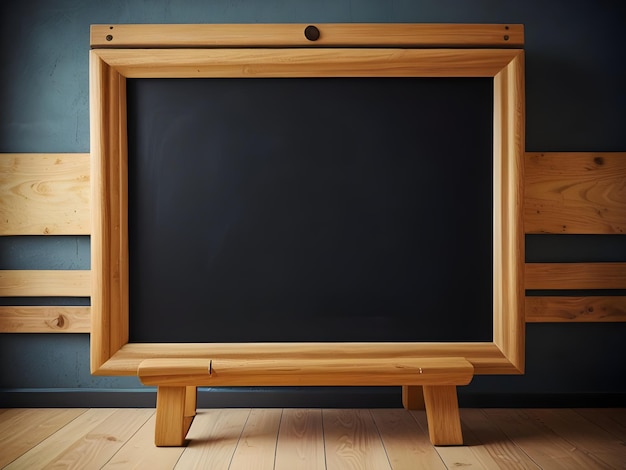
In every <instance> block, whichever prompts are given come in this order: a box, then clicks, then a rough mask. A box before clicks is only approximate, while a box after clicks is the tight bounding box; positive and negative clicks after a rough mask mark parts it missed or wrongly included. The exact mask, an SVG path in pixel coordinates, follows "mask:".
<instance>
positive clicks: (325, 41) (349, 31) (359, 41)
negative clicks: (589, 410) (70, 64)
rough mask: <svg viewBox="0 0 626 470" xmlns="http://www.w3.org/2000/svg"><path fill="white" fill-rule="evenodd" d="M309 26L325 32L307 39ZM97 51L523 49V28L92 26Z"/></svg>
mask: <svg viewBox="0 0 626 470" xmlns="http://www.w3.org/2000/svg"><path fill="white" fill-rule="evenodd" d="M307 26H315V27H316V28H317V29H318V31H319V37H318V38H317V39H316V40H309V39H307V38H306V36H305V34H304V31H305V28H306V27H307ZM90 42H91V47H92V48H102V47H120V48H125V47H133V48H152V47H156V48H162V47H280V46H282V47H290V46H291V47H306V46H309V47H325V46H333V47H335V46H351V47H355V46H386V47H393V46H395V47H522V46H523V44H524V26H523V25H521V24H509V25H505V24H410V23H395V24H394V23H391V24H389V23H385V24H383V23H360V24H354V23H332V24H328V23H322V24H316V25H307V24H285V23H283V24H159V25H151V24H115V25H91V40H90Z"/></svg>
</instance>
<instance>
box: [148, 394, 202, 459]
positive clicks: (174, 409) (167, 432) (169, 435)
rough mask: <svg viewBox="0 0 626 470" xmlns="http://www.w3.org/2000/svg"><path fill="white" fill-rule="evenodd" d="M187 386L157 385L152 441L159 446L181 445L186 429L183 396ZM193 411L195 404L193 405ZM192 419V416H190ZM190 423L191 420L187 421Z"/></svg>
mask: <svg viewBox="0 0 626 470" xmlns="http://www.w3.org/2000/svg"><path fill="white" fill-rule="evenodd" d="M187 388H188V387H167V386H159V387H157V406H156V429H155V433H154V443H155V444H156V445H157V446H159V447H161V446H166V447H167V446H169V447H174V446H182V445H183V443H184V442H185V436H186V435H187V430H188V429H189V427H188V426H186V422H185V421H186V420H185V410H186V407H185V397H186V395H187ZM194 411H195V406H194ZM191 419H193V417H191ZM189 425H191V422H189Z"/></svg>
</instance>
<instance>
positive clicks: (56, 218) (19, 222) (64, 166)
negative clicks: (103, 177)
mask: <svg viewBox="0 0 626 470" xmlns="http://www.w3.org/2000/svg"><path fill="white" fill-rule="evenodd" d="M89 174H90V157H89V154H88V153H20V154H18V153H3V154H0V194H1V195H2V197H0V214H2V219H1V220H0V235H89V233H90V231H91V219H90V217H91V216H90V206H89V201H90V176H89Z"/></svg>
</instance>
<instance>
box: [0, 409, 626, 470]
mask: <svg viewBox="0 0 626 470" xmlns="http://www.w3.org/2000/svg"><path fill="white" fill-rule="evenodd" d="M461 419H462V423H463V433H464V438H465V444H466V445H465V446H458V447H433V446H432V445H431V444H430V442H429V440H428V433H427V427H426V417H425V414H424V412H423V411H405V410H401V409H351V410H338V409H324V410H320V409H308V410H302V409H282V410H281V409H206V410H199V411H198V415H197V416H196V419H195V421H194V423H193V425H192V427H191V429H190V431H189V435H188V437H189V439H190V440H189V442H188V444H187V446H186V447H180V448H156V447H154V445H153V436H154V420H155V416H154V410H152V409H96V408H92V409H73V408H72V409H67V408H66V409H0V467H2V468H9V469H28V470H33V469H39V468H76V469H81V470H82V469H91V468H97V469H100V468H105V469H130V468H137V469H149V470H156V469H173V468H175V469H194V468H202V469H211V470H216V469H222V468H223V469H232V470H234V469H245V470H251V469H280V470H283V469H284V470H297V469H326V468H328V469H354V470H361V469H374V470H384V469H393V470H398V469H428V470H436V469H446V468H447V469H459V468H462V469H466V468H476V469H491V468H496V469H497V468H504V469H518V468H520V469H537V468H541V469H567V470H572V469H585V470H590V469H596V468H601V469H626V408H619V409H462V410H461Z"/></svg>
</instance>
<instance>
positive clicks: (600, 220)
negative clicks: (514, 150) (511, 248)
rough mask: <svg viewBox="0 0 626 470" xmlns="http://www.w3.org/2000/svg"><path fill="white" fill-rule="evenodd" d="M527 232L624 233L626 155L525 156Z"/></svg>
mask: <svg viewBox="0 0 626 470" xmlns="http://www.w3.org/2000/svg"><path fill="white" fill-rule="evenodd" d="M525 163H526V195H525V210H524V216H525V218H524V222H525V229H526V232H527V233H571V234H574V233H587V234H614V233H617V234H620V233H621V234H623V233H626V152H610V153H607V152H576V153H573V152H562V153H560V152H555V153H527V154H526V157H525Z"/></svg>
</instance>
